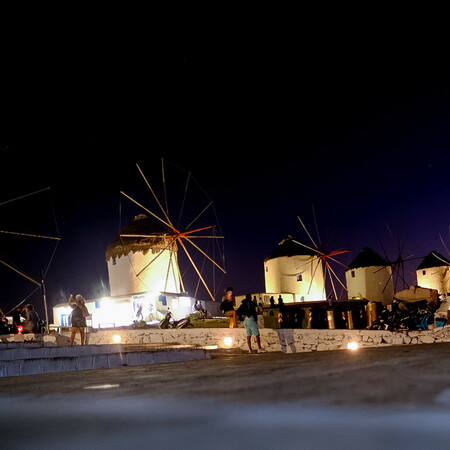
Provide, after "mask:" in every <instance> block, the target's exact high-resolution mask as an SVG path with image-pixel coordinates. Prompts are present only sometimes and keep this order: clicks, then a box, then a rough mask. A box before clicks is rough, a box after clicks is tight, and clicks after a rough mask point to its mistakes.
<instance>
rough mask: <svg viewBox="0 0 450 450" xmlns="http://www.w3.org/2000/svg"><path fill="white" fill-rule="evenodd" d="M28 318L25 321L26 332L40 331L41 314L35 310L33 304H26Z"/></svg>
mask: <svg viewBox="0 0 450 450" xmlns="http://www.w3.org/2000/svg"><path fill="white" fill-rule="evenodd" d="M25 314H26V319H25V323H24V332H25V333H38V332H39V316H38V313H37V312H36V311H35V310H34V307H33V305H27V306H25Z"/></svg>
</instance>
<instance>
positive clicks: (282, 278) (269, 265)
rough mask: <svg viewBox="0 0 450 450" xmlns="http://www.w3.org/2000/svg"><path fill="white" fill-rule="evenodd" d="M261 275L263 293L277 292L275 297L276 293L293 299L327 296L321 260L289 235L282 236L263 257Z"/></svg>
mask: <svg viewBox="0 0 450 450" xmlns="http://www.w3.org/2000/svg"><path fill="white" fill-rule="evenodd" d="M264 276H265V286H266V292H267V293H268V294H270V293H272V294H273V295H274V296H275V295H276V297H275V300H276V299H277V297H278V295H279V294H281V295H283V294H286V295H285V297H286V298H292V299H293V301H295V302H301V301H320V300H324V299H325V298H326V293H325V283H324V275H323V266H322V260H321V259H320V258H319V257H318V255H317V253H316V252H314V251H312V250H309V249H307V248H306V247H303V246H302V245H300V244H298V243H296V242H294V240H293V238H292V237H291V236H288V237H286V238H285V239H283V240H282V241H281V242H280V243H279V244H278V246H277V247H276V248H275V249H274V250H273V251H272V252H271V253H270V255H269V256H268V257H267V258H266V259H265V260H264ZM285 297H283V299H285ZM285 301H286V299H285Z"/></svg>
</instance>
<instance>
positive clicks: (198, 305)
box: [192, 300, 206, 319]
mask: <svg viewBox="0 0 450 450" xmlns="http://www.w3.org/2000/svg"><path fill="white" fill-rule="evenodd" d="M192 309H193V310H194V311H193V312H194V313H196V314H197V315H198V316H199V317H200V319H206V311H205V310H204V308H203V306H202V303H201V301H200V300H195V303H194V307H193V308H192Z"/></svg>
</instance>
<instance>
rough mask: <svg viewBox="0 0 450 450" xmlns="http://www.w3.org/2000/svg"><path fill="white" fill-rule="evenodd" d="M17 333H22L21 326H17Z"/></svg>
mask: <svg viewBox="0 0 450 450" xmlns="http://www.w3.org/2000/svg"><path fill="white" fill-rule="evenodd" d="M17 332H18V333H20V334H22V333H23V325H17Z"/></svg>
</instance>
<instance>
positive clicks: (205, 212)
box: [120, 159, 226, 300]
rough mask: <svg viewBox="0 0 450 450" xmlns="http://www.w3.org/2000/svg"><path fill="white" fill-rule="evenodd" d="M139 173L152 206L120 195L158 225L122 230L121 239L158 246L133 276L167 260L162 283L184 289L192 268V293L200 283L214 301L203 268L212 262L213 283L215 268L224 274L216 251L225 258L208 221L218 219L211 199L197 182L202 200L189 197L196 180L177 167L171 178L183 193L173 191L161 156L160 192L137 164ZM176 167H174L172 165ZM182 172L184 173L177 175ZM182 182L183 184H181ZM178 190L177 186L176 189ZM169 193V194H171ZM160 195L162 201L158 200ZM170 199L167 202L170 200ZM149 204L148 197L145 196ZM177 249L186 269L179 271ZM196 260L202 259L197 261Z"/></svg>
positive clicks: (213, 295) (215, 227) (214, 227)
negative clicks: (194, 280) (144, 230)
mask: <svg viewBox="0 0 450 450" xmlns="http://www.w3.org/2000/svg"><path fill="white" fill-rule="evenodd" d="M136 166H137V168H138V171H139V174H140V175H141V177H142V179H143V181H144V182H145V185H146V186H147V188H148V190H149V191H150V193H151V196H150V201H151V202H152V204H153V205H152V207H147V206H146V205H144V204H143V203H144V202H139V201H137V200H136V199H134V198H133V197H131V196H130V195H128V194H126V193H125V192H124V191H121V195H123V196H124V197H126V198H127V199H128V200H130V201H131V202H133V203H134V204H135V205H137V206H138V207H139V208H140V209H141V210H143V211H145V212H146V213H147V214H149V216H150V217H151V218H152V219H153V220H154V222H155V223H156V224H157V227H158V228H159V229H158V230H157V232H155V233H127V232H125V233H121V235H120V238H121V239H122V240H130V239H137V240H139V244H143V243H149V242H150V241H153V242H154V243H155V245H157V246H159V248H158V249H155V248H154V247H152V252H153V253H154V255H153V256H152V258H150V259H149V260H148V261H146V262H145V264H142V265H141V266H140V267H136V268H135V276H136V277H141V276H143V275H144V274H145V273H146V272H149V271H152V270H154V267H155V266H156V265H157V264H159V265H161V264H160V263H161V261H162V260H164V261H166V262H165V263H164V265H165V269H164V270H165V280H166V282H165V286H167V283H168V280H170V279H172V280H174V279H176V280H177V281H176V283H177V284H179V286H180V288H181V291H182V292H186V288H185V283H184V275H185V274H186V272H187V270H188V268H187V265H189V267H191V268H192V269H193V270H194V272H195V274H196V276H197V287H196V290H195V294H194V296H195V295H196V294H197V292H198V290H199V286H200V285H201V286H203V287H204V289H205V290H206V292H207V293H208V295H209V297H210V298H211V299H212V300H215V289H212V290H211V288H210V287H209V285H208V283H207V282H206V279H205V276H204V275H203V272H204V267H205V265H206V263H209V264H210V265H212V267H213V270H212V273H213V282H214V283H215V270H214V269H218V270H220V271H221V272H222V273H223V274H225V273H226V271H225V269H224V268H223V267H222V266H223V263H222V264H219V263H218V262H216V260H215V257H214V255H215V251H218V252H219V257H221V258H222V261H223V260H224V257H223V249H222V248H221V247H220V245H218V244H217V242H218V241H220V240H221V239H223V236H222V235H220V234H217V225H216V224H211V223H210V220H211V217H213V218H215V219H216V221H217V216H216V215H215V212H214V208H213V202H212V201H211V200H210V199H209V198H208V197H207V196H206V194H205V192H204V191H203V189H202V188H200V186H199V185H198V184H196V186H197V189H196V192H197V193H199V192H200V193H201V196H200V197H201V201H198V199H199V197H198V196H196V195H195V194H194V196H193V197H191V198H192V200H190V193H191V192H192V190H193V188H192V185H193V184H194V183H197V182H196V180H195V179H194V178H193V176H192V174H191V173H190V172H187V173H186V171H184V170H182V169H179V168H178V170H177V175H176V176H173V180H174V181H177V182H178V187H180V184H182V185H183V186H184V188H183V192H182V193H181V194H182V195H180V193H178V194H177V193H174V192H173V190H170V189H168V181H169V177H168V174H167V172H166V165H165V161H164V159H162V160H161V175H162V187H161V188H162V191H161V194H160V195H157V193H156V191H155V189H154V187H153V186H152V185H151V184H150V182H149V179H148V178H147V177H146V176H145V174H144V172H143V170H142V169H141V167H140V166H139V165H138V164H136ZM173 167H175V166H173ZM180 172H181V174H182V175H183V176H182V175H180ZM181 181H182V183H181ZM175 190H177V189H175ZM170 194H172V197H171V195H170ZM173 195H178V198H177V199H174V197H173ZM161 198H163V202H162V201H161V200H160V199H161ZM169 201H170V202H169ZM145 202H146V203H148V202H149V200H148V198H146V199H145ZM173 204H175V205H176V206H175V207H173V206H172V205H173ZM212 241H213V245H212V247H213V256H210V254H209V253H210V247H211V242H212ZM179 249H182V250H183V255H184V257H185V261H186V263H187V264H186V267H185V269H186V270H185V272H184V273H183V272H182V271H181V264H180V255H179ZM199 259H200V260H201V261H199Z"/></svg>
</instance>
